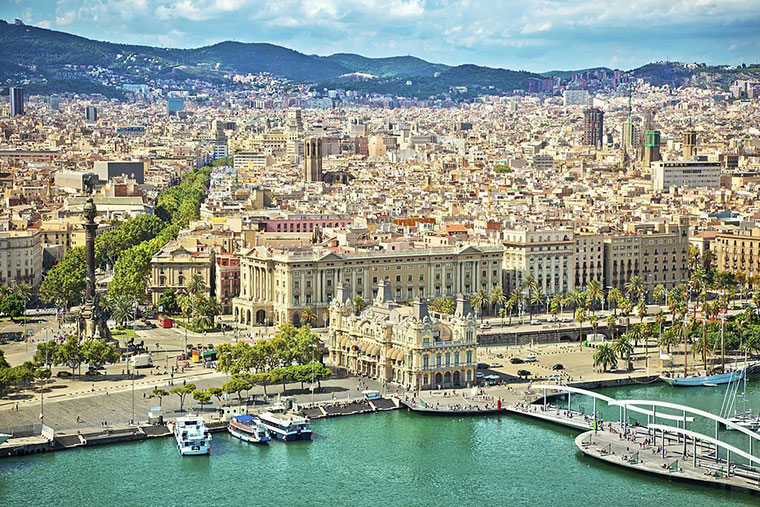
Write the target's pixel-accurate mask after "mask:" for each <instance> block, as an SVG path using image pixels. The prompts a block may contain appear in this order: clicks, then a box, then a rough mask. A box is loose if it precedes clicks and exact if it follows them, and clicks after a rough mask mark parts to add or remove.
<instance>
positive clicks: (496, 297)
mask: <svg viewBox="0 0 760 507" xmlns="http://www.w3.org/2000/svg"><path fill="white" fill-rule="evenodd" d="M488 302H489V303H491V306H493V308H494V310H496V309H498V308H499V307H500V306H503V305H504V303H506V302H507V296H506V294H504V291H503V290H501V287H500V286H499V285H494V286H493V287H491V292H490V294H488Z"/></svg>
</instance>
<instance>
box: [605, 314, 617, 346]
mask: <svg viewBox="0 0 760 507" xmlns="http://www.w3.org/2000/svg"><path fill="white" fill-rule="evenodd" d="M607 332H608V333H609V334H610V339H611V340H614V339H616V338H617V317H615V316H614V315H608V316H607Z"/></svg>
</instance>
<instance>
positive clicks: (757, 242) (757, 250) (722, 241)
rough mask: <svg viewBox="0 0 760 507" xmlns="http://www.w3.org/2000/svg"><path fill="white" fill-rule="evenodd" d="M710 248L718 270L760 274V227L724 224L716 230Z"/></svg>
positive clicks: (751, 274) (753, 274)
mask: <svg viewBox="0 0 760 507" xmlns="http://www.w3.org/2000/svg"><path fill="white" fill-rule="evenodd" d="M712 249H713V251H714V252H715V258H716V261H717V264H718V270H720V271H732V272H734V273H744V274H746V275H747V277H748V278H750V277H754V276H757V275H760V228H757V227H752V228H743V227H736V226H726V227H723V228H722V229H721V230H719V231H718V232H717V234H716V235H715V239H714V240H713V241H712Z"/></svg>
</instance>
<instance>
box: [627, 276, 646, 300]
mask: <svg viewBox="0 0 760 507" xmlns="http://www.w3.org/2000/svg"><path fill="white" fill-rule="evenodd" d="M625 290H626V292H628V297H629V298H630V299H633V300H634V301H636V302H638V301H639V300H640V299H641V296H642V295H643V294H644V280H642V279H641V277H640V276H639V275H634V276H632V277H631V279H630V280H628V282H626V284H625Z"/></svg>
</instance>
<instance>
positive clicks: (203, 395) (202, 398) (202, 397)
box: [193, 389, 211, 410]
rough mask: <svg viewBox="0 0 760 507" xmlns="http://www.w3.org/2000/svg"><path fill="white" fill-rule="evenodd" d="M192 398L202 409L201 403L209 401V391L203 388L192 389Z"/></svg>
mask: <svg viewBox="0 0 760 507" xmlns="http://www.w3.org/2000/svg"><path fill="white" fill-rule="evenodd" d="M193 399H194V400H195V401H197V402H198V403H199V404H200V406H201V410H203V404H204V403H208V402H209V401H211V393H210V392H208V391H207V390H205V389H196V390H195V391H193Z"/></svg>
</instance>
